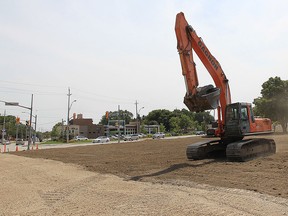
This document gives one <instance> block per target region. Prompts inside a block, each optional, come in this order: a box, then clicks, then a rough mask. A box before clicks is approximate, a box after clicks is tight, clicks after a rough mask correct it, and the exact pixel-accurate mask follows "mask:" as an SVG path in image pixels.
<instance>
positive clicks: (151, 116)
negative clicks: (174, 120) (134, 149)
mask: <svg viewBox="0 0 288 216" xmlns="http://www.w3.org/2000/svg"><path fill="white" fill-rule="evenodd" d="M170 118H171V111H169V110H166V109H157V110H153V111H151V112H149V113H148V115H147V116H146V117H145V120H144V121H145V124H147V125H152V122H153V123H154V124H155V121H156V122H157V124H159V125H160V124H161V123H162V124H163V125H164V127H165V128H166V130H167V131H170V123H169V120H170Z"/></svg>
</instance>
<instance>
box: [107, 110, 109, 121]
mask: <svg viewBox="0 0 288 216" xmlns="http://www.w3.org/2000/svg"><path fill="white" fill-rule="evenodd" d="M106 119H109V112H108V111H106Z"/></svg>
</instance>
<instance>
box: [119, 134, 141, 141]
mask: <svg viewBox="0 0 288 216" xmlns="http://www.w3.org/2000/svg"><path fill="white" fill-rule="evenodd" d="M138 139H139V136H138V134H130V135H125V136H124V138H123V140H124V141H127V140H129V141H132V140H138Z"/></svg>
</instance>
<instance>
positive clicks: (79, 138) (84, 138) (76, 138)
mask: <svg viewBox="0 0 288 216" xmlns="http://www.w3.org/2000/svg"><path fill="white" fill-rule="evenodd" d="M74 139H75V140H77V141H81V140H88V138H87V137H85V136H76V137H75V138H74Z"/></svg>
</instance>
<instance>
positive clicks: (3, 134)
mask: <svg viewBox="0 0 288 216" xmlns="http://www.w3.org/2000/svg"><path fill="white" fill-rule="evenodd" d="M5 118H6V110H4V121H3V127H2V141H1V143H2V145H4V136H5V133H6V129H5Z"/></svg>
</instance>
